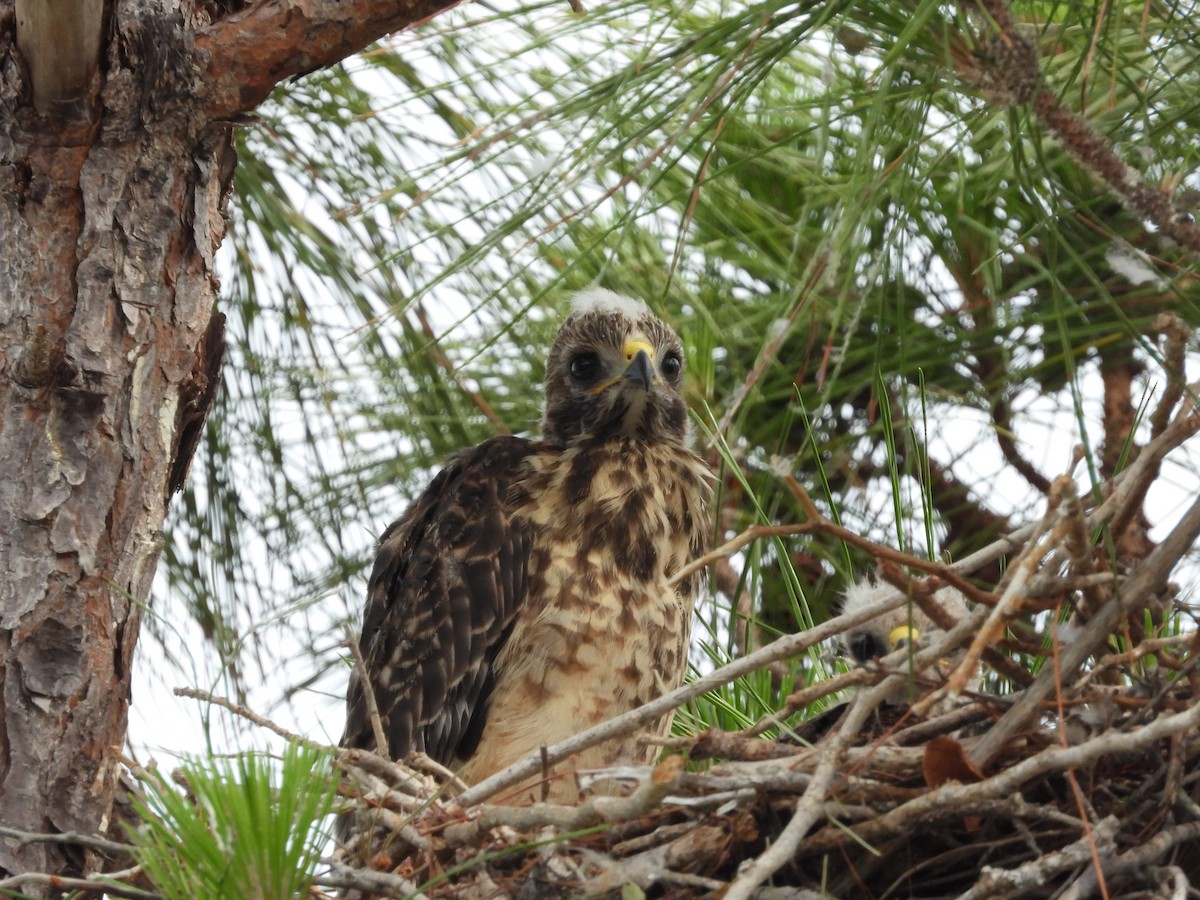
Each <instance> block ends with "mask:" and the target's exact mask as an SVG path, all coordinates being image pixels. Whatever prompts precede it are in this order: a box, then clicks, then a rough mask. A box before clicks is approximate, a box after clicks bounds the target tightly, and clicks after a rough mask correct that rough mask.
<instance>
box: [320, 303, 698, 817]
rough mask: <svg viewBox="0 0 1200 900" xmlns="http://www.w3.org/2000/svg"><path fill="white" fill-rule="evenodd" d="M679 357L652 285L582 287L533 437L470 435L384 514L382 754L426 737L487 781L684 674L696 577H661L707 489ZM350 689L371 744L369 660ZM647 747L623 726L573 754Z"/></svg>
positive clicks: (566, 790)
mask: <svg viewBox="0 0 1200 900" xmlns="http://www.w3.org/2000/svg"><path fill="white" fill-rule="evenodd" d="M683 365H684V360H683V348H682V345H681V344H680V341H679V338H678V337H676V335H675V333H674V332H673V331H672V330H671V329H670V328H669V327H668V326H667V325H665V324H663V322H661V321H660V320H659V319H657V318H655V317H654V316H653V315H652V314H651V313H650V311H649V309H647V307H646V306H645V304H643V303H642V302H641V301H639V300H633V299H630V298H628V297H623V296H621V295H619V294H614V293H612V292H610V291H605V290H589V291H585V292H583V293H581V294H579V295H577V296H576V298H575V302H574V307H573V311H572V313H571V315H570V317H569V318H568V319H567V321H566V322H565V323H564V324H563V326H562V329H561V330H560V331H559V333H558V336H557V337H556V338H555V340H554V344H553V346H552V347H551V349H550V356H549V360H548V361H547V364H546V396H545V415H544V417H543V420H542V440H540V441H531V440H525V439H523V438H518V437H496V438H492V439H491V440H488V441H485V442H484V443H482V444H480V445H479V446H478V447H475V448H474V449H470V450H465V451H462V452H460V453H459V454H457V455H456V456H455V457H453V458H452V459H451V461H450V463H449V464H448V465H447V466H446V468H445V469H443V470H442V471H441V473H439V474H438V475H437V477H436V478H434V480H433V482H432V483H431V484H430V486H429V487H428V488H427V489H426V491H425V493H424V494H423V495H422V496H421V498H420V499H419V500H417V502H416V503H415V504H413V505H412V506H411V507H410V508H409V509H408V511H407V512H405V514H404V515H403V516H401V517H400V518H399V519H398V520H397V521H396V522H394V523H393V524H392V525H391V526H390V527H389V528H388V529H387V530H386V531H385V532H384V534H383V537H382V538H381V539H380V543H379V554H378V557H377V558H376V560H375V567H374V570H373V571H372V573H371V579H370V583H369V586H368V590H367V604H366V611H365V615H364V620H363V631H362V639H361V646H362V651H363V655H364V658H365V661H366V667H367V671H366V679H367V681H368V682H369V684H370V686H371V689H372V690H373V691H374V694H375V699H376V702H377V704H378V707H379V713H380V717H381V719H382V723H383V730H384V733H385V735H386V737H387V741H388V746H387V748H385V752H386V754H387V755H389V756H391V757H392V758H402V757H404V756H405V755H406V754H407V753H408V752H410V751H413V750H422V751H424V752H425V753H427V754H429V755H430V756H431V757H433V758H434V759H436V760H438V761H440V762H442V763H444V764H445V765H447V766H450V767H451V768H454V769H456V770H457V771H458V772H459V774H460V777H462V778H463V779H464V780H465V781H467V782H468V783H472V782H477V781H479V780H481V779H483V778H485V777H487V776H488V775H490V774H492V773H494V772H496V771H499V770H500V769H502V768H504V767H506V766H508V765H509V764H510V763H513V762H515V761H516V760H518V759H520V758H521V757H523V756H525V755H526V754H528V753H530V752H532V751H535V750H536V749H537V748H538V747H539V746H541V745H544V744H546V745H548V744H553V743H555V742H556V741H560V740H563V739H564V738H567V737H570V736H571V735H574V734H576V733H578V732H580V731H582V730H584V729H585V728H588V727H589V726H591V725H595V724H596V723H598V722H600V721H602V720H604V719H607V718H610V717H611V716H614V715H617V714H619V713H621V712H624V711H626V710H629V709H633V708H634V707H637V706H640V705H642V704H644V703H646V702H648V701H650V700H653V699H654V698H656V697H658V696H659V695H661V694H663V693H664V692H666V691H669V690H671V689H673V688H674V687H676V686H677V685H678V684H679V683H680V681H681V679H682V677H683V673H684V669H685V666H686V663H687V650H688V638H689V633H690V630H691V616H692V604H693V601H694V600H695V594H696V591H697V588H698V583H697V578H696V577H692V578H688V579H686V580H685V581H684V582H683V583H682V584H680V585H679V586H678V587H672V586H670V585H669V584H668V582H667V579H668V578H669V577H670V575H671V574H672V573H674V572H675V571H677V570H678V569H680V568H681V567H682V566H683V565H684V564H685V563H686V562H688V561H689V560H691V559H693V558H695V557H696V556H698V555H700V554H701V552H702V551H703V548H704V544H705V537H706V532H707V524H706V517H705V503H706V500H707V497H708V494H709V490H710V489H709V481H710V473H709V471H708V468H707V466H706V465H705V464H704V463H703V462H702V461H701V460H700V459H699V458H698V457H697V456H695V455H694V454H693V453H692V452H691V451H690V450H689V449H688V446H687V445H688V414H687V408H686V406H685V404H684V401H683V397H682V396H681V394H680V388H681V384H682V378H683ZM346 699H347V722H346V732H345V735H344V736H343V737H342V745H343V746H348V747H365V748H372V749H373V748H374V745H375V739H374V737H373V735H372V728H371V722H370V718H369V715H368V713H367V707H366V704H365V702H364V699H363V683H362V679H361V678H360V677H359V676H357V675H355V676H352V677H351V680H350V689H349V692H348V695H347V698H346ZM669 727H670V717H667V718H665V719H664V720H663V721H662V722H660V723H659V728H660V729H661V730H662V731H664V732H665V731H666V730H667V729H668V728H669ZM652 753H653V750H652V749H651V750H650V751H647V750H644V749H641V748H639V747H638V746H637V744H636V742H635V740H634V738H632V737H629V738H622V739H618V740H615V741H613V742H611V743H608V744H605V745H601V746H598V747H594V748H592V749H591V750H589V751H585V752H584V753H582V754H581V755H580V758H579V759H578V763H579V764H580V765H581V766H585V767H591V766H601V765H606V764H609V763H612V762H614V761H616V760H618V759H619V760H623V761H624V760H635V761H647V760H648V758H649V757H650V756H651V755H652ZM574 793H575V789H574V786H573V785H570V784H567V783H565V780H564V779H557V780H556V782H555V785H554V786H552V788H551V792H550V794H551V796H552V797H554V798H556V799H569V798H571V797H573V796H574ZM519 799H520V800H525V799H531V798H530V797H528V796H527V797H522V798H519Z"/></svg>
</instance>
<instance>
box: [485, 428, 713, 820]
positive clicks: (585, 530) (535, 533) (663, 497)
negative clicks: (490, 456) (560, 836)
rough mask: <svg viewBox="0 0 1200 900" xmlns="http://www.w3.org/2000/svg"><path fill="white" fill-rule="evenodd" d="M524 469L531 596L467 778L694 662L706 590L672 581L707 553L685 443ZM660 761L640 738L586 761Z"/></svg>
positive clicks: (696, 470)
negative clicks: (694, 629)
mask: <svg viewBox="0 0 1200 900" xmlns="http://www.w3.org/2000/svg"><path fill="white" fill-rule="evenodd" d="M527 471H528V476H527V477H526V478H525V479H524V480H523V481H522V482H521V483H519V484H518V485H515V486H514V488H513V492H514V499H515V501H516V503H515V513H514V518H518V517H520V518H525V519H527V520H528V521H529V523H530V524H531V526H532V546H531V551H530V560H529V573H528V585H529V588H528V595H527V597H526V599H525V602H524V603H523V604H522V606H521V610H520V612H519V613H518V617H517V619H516V621H515V622H514V624H513V631H512V635H511V637H510V638H509V640H508V641H507V642H506V643H505V645H504V648H503V650H502V651H501V653H500V655H499V656H498V658H497V660H496V662H497V667H496V668H497V682H496V688H495V691H494V692H493V695H492V698H491V703H490V707H489V710H488V722H487V728H486V730H485V734H484V737H483V740H482V741H481V743H480V746H479V748H478V749H477V751H476V752H475V753H474V754H473V756H472V757H471V759H470V760H468V761H466V765H465V766H464V769H463V772H462V774H463V776H464V778H465V779H466V780H467V781H477V780H479V779H480V778H483V777H486V776H487V775H489V774H491V773H492V772H495V771H498V770H499V769H502V768H504V767H505V766H507V765H509V764H511V763H512V762H515V761H516V760H518V759H520V758H521V757H523V756H525V755H526V754H528V753H530V752H532V751H534V750H536V749H537V748H538V747H539V746H542V745H548V744H552V743H555V742H557V741H560V740H563V739H565V738H567V737H570V736H572V735H574V734H577V733H578V732H580V731H582V730H584V729H586V728H588V727H590V726H592V725H595V724H597V723H598V722H601V721H603V720H604V719H608V718H611V717H612V716H615V715H618V714H620V713H622V712H625V711H627V710H629V709H633V708H635V707H637V706H641V705H642V704H644V703H647V702H649V701H650V700H653V699H655V698H656V697H658V696H660V695H662V694H663V693H665V692H667V691H669V690H672V689H674V688H675V687H677V686H678V685H679V684H680V682H681V681H682V679H683V674H684V671H685V669H686V666H687V647H688V639H689V636H690V632H691V615H692V604H693V603H694V601H695V591H696V587H697V582H696V581H695V580H694V579H690V580H686V581H685V582H684V583H683V584H681V585H678V586H672V585H670V584H669V583H668V579H669V577H670V576H671V575H672V574H673V573H674V572H676V571H678V570H679V569H680V568H682V567H683V565H685V564H686V563H687V562H689V561H690V560H691V559H693V558H694V557H695V556H697V555H699V554H700V553H701V552H702V550H703V547H704V539H705V518H704V514H703V511H704V506H705V501H706V499H707V494H708V491H709V488H708V480H709V474H708V469H707V467H706V466H705V465H704V463H703V462H702V461H701V460H700V459H699V458H697V457H696V456H694V455H693V454H691V453H689V452H687V451H686V450H684V449H683V448H681V447H678V446H660V445H646V444H643V443H640V442H636V441H632V440H630V441H611V442H606V443H600V444H597V445H592V446H588V445H582V446H577V447H572V448H570V449H568V450H559V449H556V448H547V449H546V450H545V451H544V452H540V453H538V454H535V455H533V456H531V457H530V459H529V461H528V465H527ZM659 728H660V730H661V731H663V732H665V731H666V730H668V729H669V728H670V717H666V718H665V719H664V720H663V721H662V722H661V723H660V724H659ZM654 752H655V751H654V748H652V747H651V748H647V749H640V748H638V746H637V743H636V740H635V737H634V736H630V737H628V738H625V739H621V740H618V741H616V742H614V743H612V744H607V745H601V746H598V747H595V748H592V750H590V751H587V752H585V753H584V754H582V755H581V759H579V760H578V762H579V764H580V765H582V766H584V767H587V766H600V765H606V764H610V763H613V762H616V761H618V760H621V761H638V762H642V761H647V760H648V759H649V758H650V757H651V756H652V755H653V754H654ZM556 784H557V782H556ZM573 792H574V788H573V786H572V785H569V784H563V785H562V787H561V789H560V788H555V789H554V790H553V791H552V793H553V794H555V795H557V796H558V797H559V798H560V799H567V798H569V797H570V795H572V794H573Z"/></svg>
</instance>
